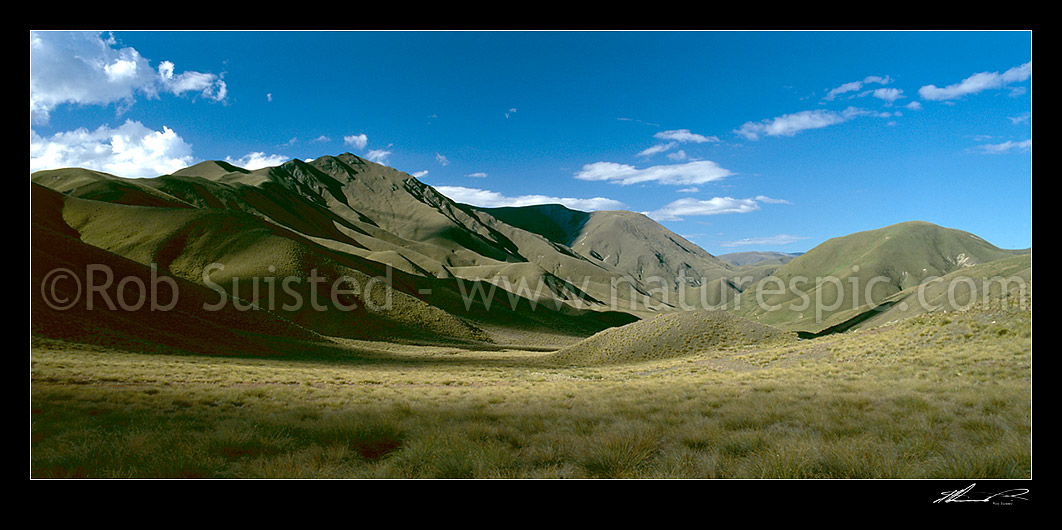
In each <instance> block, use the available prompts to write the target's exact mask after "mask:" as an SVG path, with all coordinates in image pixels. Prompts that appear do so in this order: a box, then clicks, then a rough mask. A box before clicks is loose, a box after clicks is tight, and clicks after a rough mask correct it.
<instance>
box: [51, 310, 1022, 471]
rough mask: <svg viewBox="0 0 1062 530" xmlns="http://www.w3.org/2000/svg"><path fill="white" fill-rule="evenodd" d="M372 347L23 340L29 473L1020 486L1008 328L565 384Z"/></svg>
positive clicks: (512, 367) (549, 365) (524, 371)
mask: <svg viewBox="0 0 1062 530" xmlns="http://www.w3.org/2000/svg"><path fill="white" fill-rule="evenodd" d="M997 329H1007V330H1008V332H1007V333H1005V334H999V333H996V332H995V330H997ZM357 346H358V348H359V349H358V350H357V351H359V352H364V351H365V350H366V349H368V348H370V347H372V344H370V343H368V342H365V341H359V342H358V343H357ZM378 346H379V351H378V352H377V354H374V355H363V354H353V353H352V354H351V355H350V356H349V357H342V356H335V355H333V356H329V357H327V358H323V359H317V358H312V357H304V358H300V357H290V358H249V357H217V356H212V357H207V356H172V355H160V354H139V353H130V352H123V351H112V350H108V349H107V348H103V347H98V346H97V347H83V346H79V345H75V344H70V343H62V342H57V341H44V340H38V341H35V342H34V345H33V349H32V357H31V374H32V387H31V391H32V392H31V465H32V468H31V474H32V476H34V477H186V478H192V477H218V478H236V477H258V478H279V477H284V478H292V477H298V478H474V479H489V478H618V479H630V478H827V479H836V478H978V479H987V478H1021V477H1030V476H1031V468H1032V460H1031V314H1030V312H1029V311H1028V310H1027V309H1026V310H1017V309H1015V310H999V309H983V310H982V309H973V310H970V311H967V312H962V313H949V314H947V315H944V314H940V315H933V314H929V315H922V316H918V317H912V318H911V319H907V320H904V321H901V322H897V323H893V324H890V325H886V326H881V327H878V328H873V329H867V330H863V331H858V332H849V333H844V334H840V335H834V336H828V337H821V338H817V339H813V340H806V341H800V342H795V343H794V342H786V343H783V344H778V345H767V346H763V347H759V348H757V347H751V348H738V349H733V350H717V351H710V352H701V353H697V354H691V355H687V356H683V357H676V358H668V359H655V360H648V361H644V362H640V363H626V364H617V365H598V366H583V367H573V366H561V365H558V364H556V363H554V362H552V360H551V359H550V353H548V352H535V351H517V350H495V351H472V350H447V352H446V353H445V354H443V353H441V352H440V350H439V348H437V347H429V346H408V345H407V346H400V345H394V344H388V345H384V344H380V345H378ZM352 351H353V350H352ZM737 357H743V358H744V359H745V361H743V362H741V363H737V362H732V363H731V361H733V360H734V359H735V358H737ZM724 361H725V362H724Z"/></svg>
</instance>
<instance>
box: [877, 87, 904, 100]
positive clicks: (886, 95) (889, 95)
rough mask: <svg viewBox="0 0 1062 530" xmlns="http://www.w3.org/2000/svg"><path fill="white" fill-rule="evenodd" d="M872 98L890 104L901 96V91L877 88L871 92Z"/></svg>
mask: <svg viewBox="0 0 1062 530" xmlns="http://www.w3.org/2000/svg"><path fill="white" fill-rule="evenodd" d="M873 95H874V97H876V98H878V99H883V100H885V101H888V102H889V103H892V102H893V101H896V100H897V99H900V98H902V97H904V96H903V90H901V89H899V88H878V89H875V90H874V92H873Z"/></svg>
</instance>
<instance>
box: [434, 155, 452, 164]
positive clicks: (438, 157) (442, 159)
mask: <svg viewBox="0 0 1062 530" xmlns="http://www.w3.org/2000/svg"><path fill="white" fill-rule="evenodd" d="M435 161H436V162H438V163H439V165H441V166H448V165H450V161H449V160H447V159H446V157H445V156H443V155H440V154H439V153H435Z"/></svg>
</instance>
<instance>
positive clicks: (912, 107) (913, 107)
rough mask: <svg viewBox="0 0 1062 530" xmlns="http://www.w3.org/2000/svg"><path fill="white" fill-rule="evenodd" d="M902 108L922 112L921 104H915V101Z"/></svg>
mask: <svg viewBox="0 0 1062 530" xmlns="http://www.w3.org/2000/svg"><path fill="white" fill-rule="evenodd" d="M904 107H905V108H908V109H910V110H922V104H921V103H919V102H917V101H912V102H910V103H908V104H906V105H904Z"/></svg>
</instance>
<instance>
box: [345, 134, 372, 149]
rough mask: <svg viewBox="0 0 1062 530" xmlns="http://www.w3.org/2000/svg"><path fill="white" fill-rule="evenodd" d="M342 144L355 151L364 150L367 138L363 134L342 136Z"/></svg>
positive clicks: (367, 143)
mask: <svg viewBox="0 0 1062 530" xmlns="http://www.w3.org/2000/svg"><path fill="white" fill-rule="evenodd" d="M343 143H344V144H345V145H349V146H351V147H353V148H355V149H365V146H367V145H369V137H368V136H366V135H365V133H361V134H353V135H350V136H344V137H343Z"/></svg>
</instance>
